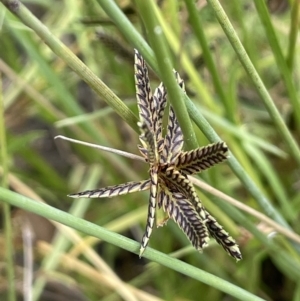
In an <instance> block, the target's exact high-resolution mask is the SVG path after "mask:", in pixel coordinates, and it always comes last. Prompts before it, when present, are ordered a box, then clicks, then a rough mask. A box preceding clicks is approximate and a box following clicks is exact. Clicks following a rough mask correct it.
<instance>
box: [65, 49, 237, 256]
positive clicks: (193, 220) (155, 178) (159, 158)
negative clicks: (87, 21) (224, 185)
mask: <svg viewBox="0 0 300 301" xmlns="http://www.w3.org/2000/svg"><path fill="white" fill-rule="evenodd" d="M134 66H135V84H136V96H137V104H138V108H139V123H138V126H139V128H140V132H141V134H140V136H139V138H140V142H141V145H140V146H138V148H139V151H140V152H141V154H142V155H143V157H144V159H145V161H146V162H148V163H149V166H150V168H149V174H150V178H149V179H148V180H144V181H140V182H128V183H124V184H120V185H115V186H109V187H105V188H100V189H96V190H89V191H84V192H79V193H75V194H70V195H69V196H70V197H74V198H77V197H89V198H103V197H113V196H117V195H122V194H127V193H131V192H136V191H143V190H148V189H149V190H150V197H149V207H148V216H147V222H146V231H145V233H144V235H143V238H142V242H141V248H140V256H142V254H143V252H144V250H145V249H146V247H147V245H148V242H149V239H150V236H151V233H152V230H153V226H154V221H155V214H156V208H157V207H158V208H162V209H163V211H164V212H165V214H166V215H167V216H166V218H165V219H164V221H163V223H160V224H158V226H161V225H163V224H165V223H166V221H167V220H168V219H169V218H172V219H173V220H174V221H175V222H176V223H177V225H178V226H179V227H180V228H181V230H182V231H183V232H184V233H185V234H186V236H187V238H188V239H189V240H190V242H191V243H192V245H193V246H194V247H195V248H196V249H197V250H199V251H202V249H203V248H204V247H206V246H207V244H208V241H209V236H212V237H213V238H214V239H215V240H216V241H217V242H218V243H219V244H220V245H221V246H222V247H223V248H224V249H225V251H226V252H227V253H228V254H229V255H231V256H232V257H234V258H235V259H236V260H240V259H242V255H241V253H240V250H239V247H238V245H237V244H236V242H235V240H234V239H233V238H232V237H231V236H230V235H229V234H228V233H227V232H226V231H225V230H224V229H223V227H222V226H221V225H220V224H219V223H218V222H217V221H216V219H215V218H214V217H213V216H212V215H211V214H210V213H209V212H208V211H207V210H206V209H205V208H204V206H203V205H202V203H201V201H200V199H199V198H198V195H197V193H196V191H195V188H194V186H193V185H192V183H191V182H190V181H189V178H188V176H189V175H193V174H196V173H199V172H201V171H203V170H205V169H208V168H210V167H212V166H214V165H215V164H218V163H221V162H223V161H224V160H226V158H227V151H228V148H227V146H226V144H225V143H224V142H218V143H215V144H211V145H207V146H205V147H201V148H198V149H195V150H192V151H183V150H182V147H183V135H182V131H181V128H180V126H179V123H178V121H177V118H176V115H175V112H174V110H173V108H172V106H171V105H170V108H169V117H168V125H167V129H166V134H165V135H163V131H162V129H163V117H164V112H165V108H166V104H167V91H166V89H165V86H164V84H163V83H161V84H160V85H159V86H158V87H157V88H156V89H155V91H154V93H153V94H152V92H151V88H150V81H149V77H148V69H147V67H146V64H145V61H144V59H143V57H142V56H141V55H140V54H139V52H138V51H137V50H135V65H134ZM174 74H175V77H176V80H177V82H178V85H179V86H180V87H181V89H182V90H183V91H184V83H183V80H182V79H181V78H180V76H179V74H178V73H177V72H176V71H174Z"/></svg>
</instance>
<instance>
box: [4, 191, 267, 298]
mask: <svg viewBox="0 0 300 301" xmlns="http://www.w3.org/2000/svg"><path fill="white" fill-rule="evenodd" d="M0 197H1V199H2V200H3V201H4V202H6V203H9V204H11V205H13V206H17V207H19V208H22V209H24V210H26V211H29V212H33V213H35V214H38V215H40V216H43V217H45V218H47V219H51V220H54V221H56V222H59V223H61V224H64V225H66V226H68V227H71V228H73V229H76V230H78V231H80V232H83V233H85V234H87V235H91V236H95V237H97V238H99V239H101V240H104V241H106V242H108V243H111V244H113V245H115V246H118V247H121V248H123V249H125V250H127V251H130V252H133V253H135V254H138V253H139V243H137V242H135V241H132V240H131V239H128V238H126V237H124V236H121V235H119V234H117V233H113V232H110V231H108V230H106V229H105V228H102V227H100V226H97V225H95V224H93V223H91V222H88V221H85V220H83V219H81V218H78V217H76V216H73V215H71V214H68V213H65V212H63V211H61V210H58V209H56V208H53V207H51V206H49V205H46V204H44V203H40V202H36V201H33V200H31V199H29V198H27V197H25V196H22V195H20V194H17V193H15V192H12V191H9V190H7V189H4V188H0ZM199 256H200V255H199ZM144 257H145V258H148V259H149V260H152V261H155V262H158V263H159V264H161V265H163V266H166V267H168V268H171V269H173V270H175V271H177V272H179V273H182V274H184V275H186V276H189V277H191V278H193V279H196V280H198V281H201V282H203V283H205V284H207V285H209V286H211V287H214V288H216V289H218V290H220V291H223V292H224V293H227V294H229V295H231V296H233V297H235V298H237V299H238V300H243V301H262V300H263V299H261V298H259V297H257V296H255V295H253V294H251V293H249V292H247V291H245V290H244V289H242V288H240V287H238V286H236V285H233V284H232V283H229V282H227V281H225V280H223V279H220V278H218V277H216V276H214V275H212V274H209V273H207V272H205V271H202V270H200V269H198V268H196V267H193V266H191V265H189V264H187V263H185V262H182V261H180V260H178V259H175V258H172V257H170V256H168V255H165V254H163V253H160V252H158V251H155V250H153V249H151V248H149V247H148V248H147V250H146V251H145V253H144Z"/></svg>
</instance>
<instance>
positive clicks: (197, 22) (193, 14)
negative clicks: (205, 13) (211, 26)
mask: <svg viewBox="0 0 300 301" xmlns="http://www.w3.org/2000/svg"><path fill="white" fill-rule="evenodd" d="M185 5H186V7H187V10H188V13H189V22H190V23H191V25H192V27H193V29H194V33H195V36H196V37H197V39H198V41H199V43H200V45H201V48H202V51H203V58H204V60H205V63H206V66H207V68H208V70H209V72H210V74H211V77H212V81H213V84H214V86H215V89H216V91H217V93H218V95H219V96H220V98H221V100H222V101H223V104H224V107H225V109H226V115H227V117H228V119H229V120H230V121H231V122H233V123H234V122H235V117H234V111H233V110H232V105H231V104H230V99H229V97H228V96H227V95H226V93H225V91H224V89H223V86H222V83H221V80H220V77H219V74H218V71H217V68H216V65H215V63H214V60H213V58H212V55H211V50H210V49H209V46H208V44H207V40H206V38H205V34H204V30H203V24H202V23H201V16H200V14H199V12H198V11H197V9H196V4H195V1H193V0H185Z"/></svg>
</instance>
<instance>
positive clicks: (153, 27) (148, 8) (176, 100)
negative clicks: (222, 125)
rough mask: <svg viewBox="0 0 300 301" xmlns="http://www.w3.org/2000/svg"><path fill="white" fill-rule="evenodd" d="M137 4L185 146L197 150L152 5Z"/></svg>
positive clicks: (141, 2) (148, 3) (149, 3)
mask: <svg viewBox="0 0 300 301" xmlns="http://www.w3.org/2000/svg"><path fill="white" fill-rule="evenodd" d="M137 3H138V6H139V11H140V12H141V15H142V17H143V20H144V24H145V26H146V29H147V33H148V37H149V40H150V42H151V45H152V47H153V50H154V53H155V56H156V59H157V63H158V67H159V71H160V76H161V78H162V81H163V83H164V84H165V86H166V88H167V90H168V95H169V100H170V102H171V104H172V106H173V108H174V110H175V113H176V117H177V119H178V121H179V124H180V126H181V129H182V132H183V134H184V137H185V141H186V143H187V146H188V147H189V148H190V149H193V148H197V147H198V143H197V139H196V135H195V132H194V130H193V126H192V123H191V120H190V118H189V115H188V111H187V108H186V105H185V100H184V94H183V93H182V91H181V89H180V87H179V86H178V83H177V82H176V79H175V76H174V73H173V71H172V63H171V61H170V52H169V49H168V46H167V43H166V39H165V36H164V34H163V30H162V28H161V26H160V25H159V23H158V21H157V19H156V17H155V14H154V10H153V3H152V1H151V0H148V1H144V0H140V1H137Z"/></svg>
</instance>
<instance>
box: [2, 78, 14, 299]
mask: <svg viewBox="0 0 300 301" xmlns="http://www.w3.org/2000/svg"><path fill="white" fill-rule="evenodd" d="M0 146H1V147H0V148H1V165H2V168H3V176H2V181H1V185H2V187H4V188H6V187H8V163H7V162H9V160H8V155H7V148H6V132H5V121H4V103H3V95H2V77H1V73H0ZM0 200H1V198H0ZM3 214H4V231H5V246H6V247H5V261H6V271H7V287H8V300H9V301H15V300H16V287H15V272H14V260H13V257H14V249H13V232H12V224H11V214H10V205H9V204H7V203H6V204H3Z"/></svg>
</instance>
